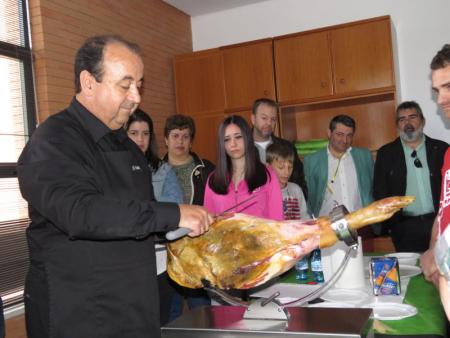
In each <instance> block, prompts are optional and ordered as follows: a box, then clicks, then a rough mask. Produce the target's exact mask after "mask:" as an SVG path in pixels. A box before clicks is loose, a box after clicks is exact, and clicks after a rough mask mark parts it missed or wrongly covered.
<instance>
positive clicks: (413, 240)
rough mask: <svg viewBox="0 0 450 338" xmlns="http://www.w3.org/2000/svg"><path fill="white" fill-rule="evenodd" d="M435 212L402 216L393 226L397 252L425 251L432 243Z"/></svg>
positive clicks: (392, 232)
mask: <svg viewBox="0 0 450 338" xmlns="http://www.w3.org/2000/svg"><path fill="white" fill-rule="evenodd" d="M435 217H436V215H435V213H431V214H425V215H420V216H402V218H401V219H400V220H399V221H398V222H397V223H395V224H393V225H392V226H391V238H392V242H393V243H394V246H395V250H396V251H397V252H424V251H426V250H427V249H428V247H429V245H430V238H431V229H432V227H433V222H434V219H435Z"/></svg>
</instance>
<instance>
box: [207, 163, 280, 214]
mask: <svg viewBox="0 0 450 338" xmlns="http://www.w3.org/2000/svg"><path fill="white" fill-rule="evenodd" d="M268 171H269V173H270V177H269V178H268V180H267V182H266V184H264V185H263V186H261V187H259V188H256V189H255V190H253V191H252V192H251V193H249V192H248V186H247V182H246V181H245V180H242V181H241V182H239V184H238V187H237V190H236V191H235V190H234V186H233V183H232V182H231V183H230V187H229V188H228V194H226V195H219V194H217V193H215V192H214V191H213V190H212V189H211V188H210V187H209V177H208V183H207V184H206V187H205V200H204V203H203V205H204V206H205V208H206V209H208V211H209V212H211V213H213V214H216V215H218V214H220V213H222V212H223V211H225V210H227V209H229V208H230V207H232V206H233V205H235V204H237V203H239V202H241V201H243V200H245V199H247V198H249V197H250V196H251V195H257V197H255V198H253V199H252V200H250V201H248V202H247V203H244V204H243V205H240V206H238V207H237V208H236V210H231V211H230V212H241V213H244V214H248V215H252V216H257V217H262V218H268V219H273V220H282V219H283V202H282V195H281V188H280V184H279V183H278V178H277V176H276V174H275V172H274V171H273V170H272V169H271V168H270V167H268Z"/></svg>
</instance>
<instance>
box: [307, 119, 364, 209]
mask: <svg viewBox="0 0 450 338" xmlns="http://www.w3.org/2000/svg"><path fill="white" fill-rule="evenodd" d="M355 130H356V124H355V121H354V120H353V118H351V117H350V116H347V115H337V116H335V117H333V119H332V120H331V121H330V125H329V129H328V140H329V142H328V146H327V147H326V148H324V149H322V150H319V151H318V152H316V153H314V154H311V155H309V156H306V157H305V159H304V161H303V164H304V168H305V179H306V184H307V186H308V191H309V197H308V208H309V211H310V213H311V214H312V215H314V216H315V217H319V216H328V214H329V213H330V211H331V210H332V209H333V207H334V206H336V205H337V204H343V205H345V206H346V207H347V209H348V210H349V211H350V212H352V211H355V210H357V209H360V208H361V207H364V206H366V205H368V204H370V203H371V202H372V178H373V160H372V156H371V154H370V151H369V150H368V149H364V148H356V147H352V146H351V145H352V141H353V136H354V134H355Z"/></svg>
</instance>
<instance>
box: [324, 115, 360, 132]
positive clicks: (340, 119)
mask: <svg viewBox="0 0 450 338" xmlns="http://www.w3.org/2000/svg"><path fill="white" fill-rule="evenodd" d="M338 123H341V124H343V125H344V126H346V127H349V128H352V129H353V132H355V131H356V123H355V120H354V119H353V118H351V117H350V116H348V115H336V116H335V117H333V118H332V119H331V121H330V125H329V126H328V128H330V130H331V131H333V130H335V129H336V125H337V124H338Z"/></svg>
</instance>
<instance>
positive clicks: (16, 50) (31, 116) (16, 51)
mask: <svg viewBox="0 0 450 338" xmlns="http://www.w3.org/2000/svg"><path fill="white" fill-rule="evenodd" d="M17 3H18V6H20V7H21V10H22V13H21V14H22V22H21V23H20V22H19V23H18V24H19V27H20V25H21V27H22V29H23V31H22V32H21V34H22V36H23V43H24V46H20V45H15V44H11V43H8V42H4V41H0V56H1V57H8V58H11V59H15V60H17V61H19V62H21V63H22V70H23V78H22V79H21V80H22V86H23V87H22V88H23V95H24V97H23V102H24V108H25V109H24V115H23V119H24V129H25V130H24V131H25V133H24V134H25V135H24V136H25V142H27V141H28V140H29V138H30V136H31V135H32V133H33V132H34V131H35V130H36V124H37V117H36V102H35V92H34V74H33V54H32V49H31V34H30V26H29V11H28V1H27V0H18V1H17ZM19 19H20V18H19ZM2 178H17V162H0V179H2ZM24 282H25V281H24ZM5 305H6V304H5ZM11 305H14V304H11ZM6 307H7V306H5V308H6Z"/></svg>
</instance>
